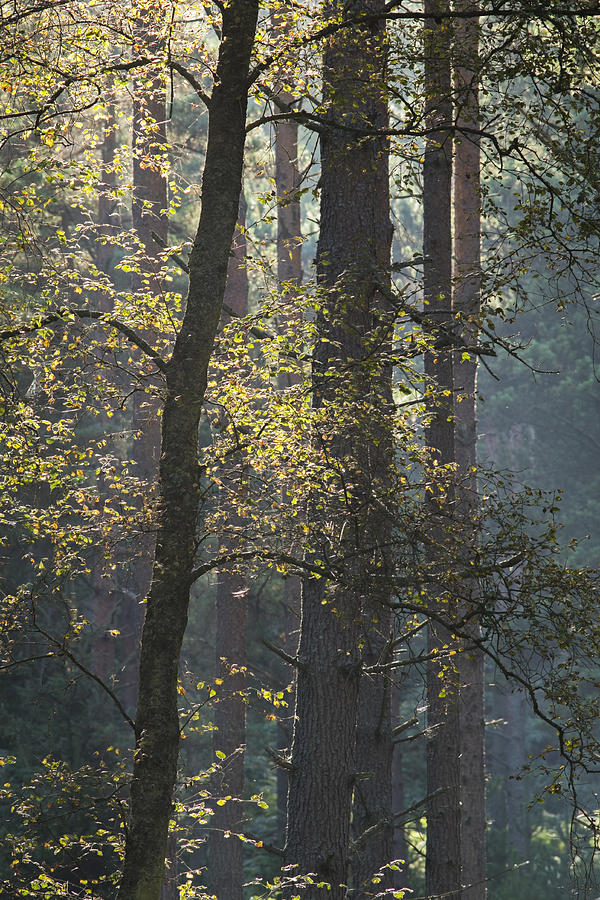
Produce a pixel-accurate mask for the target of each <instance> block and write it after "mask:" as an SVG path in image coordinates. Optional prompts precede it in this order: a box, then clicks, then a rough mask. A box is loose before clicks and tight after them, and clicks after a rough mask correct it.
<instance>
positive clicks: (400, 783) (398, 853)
mask: <svg viewBox="0 0 600 900" xmlns="http://www.w3.org/2000/svg"><path fill="white" fill-rule="evenodd" d="M394 693H395V694H396V696H395V697H394V695H393V694H392V706H397V705H398V703H397V701H398V693H399V692H398V689H397V687H396V689H395V691H394ZM394 701H395V702H394ZM397 724H398V725H399V724H401V723H400V721H399V720H398V721H397ZM392 749H393V754H392V813H393V820H392V821H393V827H394V859H396V860H403V862H401V863H400V862H399V863H398V869H397V870H395V872H394V887H395V888H396V890H399V889H400V888H405V887H407V886H408V843H407V841H406V825H405V822H404V820H403V818H402V816H401V815H400V814H401V813H402V812H403V811H404V809H405V808H406V802H405V791H404V758H403V754H402V749H401V745H400V744H399V743H395V744H394V745H393V748H392Z"/></svg>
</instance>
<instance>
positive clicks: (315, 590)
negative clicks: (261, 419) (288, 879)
mask: <svg viewBox="0 0 600 900" xmlns="http://www.w3.org/2000/svg"><path fill="white" fill-rule="evenodd" d="M365 8H366V5H362V4H361V5H360V6H359V5H356V6H355V7H353V11H357V12H358V11H359V9H365ZM368 8H369V9H372V8H373V7H372V6H371V5H369V6H368ZM345 9H346V11H347V7H345ZM340 11H341V6H340V7H338V6H334V5H333V4H332V5H331V6H330V7H329V13H330V14H332V15H336V14H338V13H339V12H340ZM383 54H384V51H383V44H382V33H381V31H380V30H379V28H378V27H375V28H373V29H371V28H368V29H357V30H355V31H349V30H348V31H341V32H339V33H338V35H337V36H336V37H335V38H333V39H332V40H331V41H330V42H329V44H328V47H327V49H326V51H325V57H324V94H325V99H326V102H327V104H328V107H329V121H330V123H331V125H330V127H328V128H327V130H326V131H325V132H324V134H323V135H322V138H321V161H322V178H321V190H322V199H321V230H320V237H319V247H318V277H319V281H320V284H321V286H322V289H323V294H322V304H323V309H322V312H321V313H320V315H319V318H318V329H319V337H320V340H319V342H318V344H317V347H316V350H315V354H314V366H313V379H314V407H315V410H316V411H317V412H318V415H319V416H320V415H323V417H324V420H323V425H322V428H323V430H324V431H325V432H326V435H325V437H326V446H327V453H328V457H329V460H330V465H331V471H332V472H335V473H336V475H335V482H334V483H331V485H330V490H328V492H327V498H326V501H325V502H326V505H327V518H328V525H327V527H329V525H330V523H331V522H334V523H335V526H334V529H333V531H335V532H337V535H338V537H337V542H336V546H335V547H331V546H329V545H328V543H327V542H328V538H327V527H321V520H320V519H319V515H320V514H319V512H318V505H319V503H318V500H317V501H316V502H315V505H314V508H313V510H312V512H311V515H312V521H311V522H310V524H311V526H312V529H313V553H314V555H315V556H316V557H319V556H320V557H321V558H323V556H322V554H328V553H331V552H339V550H340V544H339V542H341V544H342V547H343V551H342V552H347V553H348V555H349V562H348V564H347V566H346V571H345V573H344V574H345V580H344V584H343V585H340V584H337V585H333V584H330V585H326V584H325V583H324V579H320V580H315V579H306V580H305V581H304V583H303V586H302V625H301V637H300V646H299V653H298V656H299V663H300V668H299V670H298V687H297V701H296V720H295V731H294V740H293V748H292V770H291V772H290V777H289V785H290V786H289V798H288V829H287V844H286V852H285V857H286V863H288V864H295V865H297V867H298V869H297V871H298V872H299V874H305V873H310V872H312V873H315V874H316V876H317V879H318V880H322V881H325V882H328V883H330V884H331V890H330V891H327V897H328V900H341V898H343V897H345V896H346V893H347V883H348V866H349V841H350V814H351V804H352V793H353V788H354V787H355V785H356V774H357V768H356V756H355V741H356V731H355V729H356V721H357V712H358V700H359V683H360V676H361V662H362V660H361V650H360V648H359V643H360V639H361V637H362V636H364V635H365V631H367V632H370V629H371V619H372V618H373V617H374V613H373V609H374V604H373V596H372V595H373V593H375V594H376V593H377V589H376V588H375V587H374V585H373V577H371V578H369V577H368V575H367V569H368V567H369V565H370V566H372V572H376V573H377V574H378V576H379V579H380V581H381V582H383V580H384V578H383V577H382V571H381V568H378V566H380V565H381V564H382V561H381V560H380V559H378V560H376V561H375V560H374V559H373V557H372V556H369V555H368V551H367V550H366V545H373V544H375V543H376V539H377V531H376V528H377V526H376V524H375V523H374V517H373V511H372V505H371V503H372V497H373V494H374V493H375V492H377V491H381V490H382V489H383V488H382V484H381V483H379V482H384V481H385V463H383V462H382V459H383V460H384V461H387V459H388V457H387V456H386V453H387V444H386V442H385V441H384V440H381V441H380V446H379V447H376V445H375V443H374V440H371V435H373V438H375V437H379V438H381V437H382V435H381V432H379V433H378V432H377V429H378V427H379V425H378V422H379V421H380V420H385V418H386V415H387V416H389V413H390V371H389V367H388V366H387V365H386V364H385V363H383V362H381V363H378V362H377V361H376V360H375V359H374V353H373V345H374V343H375V341H376V340H377V337H376V335H377V336H378V338H379V341H380V342H381V327H382V326H381V315H380V306H381V303H380V298H379V296H378V292H377V287H376V281H377V279H378V278H379V277H384V278H385V277H386V273H387V272H388V271H389V253H390V241H391V226H390V223H389V213H388V182H387V167H386V152H387V147H386V141H385V140H379V139H373V138H365V137H364V136H359V134H358V133H357V132H354V133H353V131H352V129H353V128H354V129H365V128H366V129H370V128H373V127H378V126H381V125H383V124H384V122H385V105H384V104H382V102H381V93H380V88H379V85H378V82H377V80H376V78H375V77H374V73H377V72H381V70H382V63H383V59H384V55H383ZM340 126H341V127H340ZM378 346H379V347H381V343H379V344H378ZM369 361H370V362H371V365H369ZM329 413H333V415H332V417H331V418H328V414H329ZM321 439H322V435H321V434H320V433H315V435H314V440H315V442H316V443H317V444H318V443H319V442H320V441H321ZM382 470H383V475H382ZM345 487H347V488H348V489H347V490H345ZM321 499H323V498H321ZM322 524H323V526H325V522H323V523H322ZM331 533H332V532H331V531H329V534H331ZM319 535H320V538H321V539H320V540H319ZM376 580H377V578H375V581H376ZM377 599H382V598H381V596H380V595H379V596H377ZM378 613H379V615H380V617H381V618H383V616H381V609H378ZM379 628H380V630H383V631H385V628H383V629H382V626H381V622H380V623H379ZM375 652H377V651H375ZM379 706H380V708H381V704H379ZM378 721H379V720H378ZM387 788H388V793H389V781H388V784H387ZM380 840H381V835H380ZM380 849H382V852H383V853H386V854H387V851H386V850H383V848H380ZM378 865H379V863H378ZM324 893H325V892H324V891H323V890H320V889H318V888H315V887H313V888H309V889H307V890H306V891H305V893H304V894H303V896H304V897H306V898H307V900H308V898H313V897H315V898H316V897H321V896H324Z"/></svg>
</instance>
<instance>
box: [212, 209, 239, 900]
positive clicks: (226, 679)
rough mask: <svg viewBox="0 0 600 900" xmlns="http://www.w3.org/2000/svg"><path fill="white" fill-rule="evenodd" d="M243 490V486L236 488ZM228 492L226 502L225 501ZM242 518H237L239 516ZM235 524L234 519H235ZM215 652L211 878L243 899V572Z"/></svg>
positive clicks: (232, 275) (223, 586) (232, 276)
mask: <svg viewBox="0 0 600 900" xmlns="http://www.w3.org/2000/svg"><path fill="white" fill-rule="evenodd" d="M238 224H239V225H240V226H241V229H238V230H236V235H235V238H234V241H233V246H232V252H231V257H230V260H229V270H228V275H227V288H226V291H225V300H226V302H227V304H228V306H229V307H230V309H232V311H233V312H234V313H235V314H236V315H238V316H245V315H246V314H247V312H248V273H247V269H246V264H245V257H246V238H245V233H244V231H243V229H244V228H245V225H246V202H245V199H244V197H243V195H242V197H241V198H240V208H239V214H238ZM235 462H237V463H238V468H237V472H236V470H235V469H234V470H233V471H232V473H231V475H232V482H230V480H229V478H227V477H225V479H224V481H225V486H226V488H227V489H230V490H232V491H235V489H236V483H235V481H234V480H233V479H235V477H236V474H237V475H238V476H239V466H240V465H241V461H240V460H235ZM238 489H239V490H243V489H244V488H243V486H242V485H240V486H239V487H238ZM227 499H228V498H227V494H226V495H225V497H224V502H227ZM238 523H239V520H238ZM231 524H232V525H235V524H236V523H235V521H232V522H231ZM233 549H234V547H233V546H232V544H231V541H230V540H228V539H227V538H221V540H220V542H219V552H222V553H227V552H229V551H231V550H233ZM216 619H217V628H216V640H215V656H216V671H217V675H218V676H219V677H220V678H221V679H222V681H223V685H222V687H220V688H219V691H220V692H222V697H221V700H220V702H219V703H218V704H217V705H216V707H215V725H216V727H217V731H216V732H215V734H214V738H213V747H214V750H215V751H217V750H219V751H221V752H222V753H224V754H225V759H223V760H222V763H221V772H220V774H219V776H218V777H217V778H216V779H215V781H214V782H213V790H214V791H215V793H216V795H217V797H222V798H225V797H232V798H234V799H232V800H228V801H227V802H226V804H225V805H224V806H218V805H215V806H214V811H213V816H212V819H211V828H212V829H213V830H211V832H210V839H209V848H208V851H209V877H210V882H211V885H212V889H213V890H214V892H215V894H216V896H217V897H218V898H219V900H220V898H223V900H225V898H227V900H242V898H243V881H244V879H243V871H242V868H243V852H242V851H243V843H242V841H241V840H239V838H236V837H228V836H227V835H229V834H233V835H235V834H239V833H240V832H241V831H242V830H243V826H242V821H243V807H242V803H241V802H239V801H240V800H241V798H242V797H243V793H244V756H245V749H246V702H245V698H244V692H245V689H246V674H245V671H244V669H245V666H246V663H247V634H248V625H247V620H248V584H247V579H246V577H245V576H244V575H240V574H237V573H235V572H229V571H223V572H220V573H219V578H218V582H217V602H216Z"/></svg>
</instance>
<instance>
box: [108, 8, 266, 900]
mask: <svg viewBox="0 0 600 900" xmlns="http://www.w3.org/2000/svg"><path fill="white" fill-rule="evenodd" d="M257 14H258V3H257V0H231V2H230V3H228V4H227V5H226V6H225V7H224V8H223V17H222V38H221V44H220V50H219V59H218V64H217V71H216V78H215V84H214V88H213V93H212V97H211V101H210V107H209V126H208V143H207V149H206V160H205V166H204V173H203V178H202V210H201V214H200V222H199V225H198V231H197V234H196V238H195V240H194V244H193V247H192V252H191V254H190V260H189V290H188V296H187V307H186V311H185V315H184V318H183V321H182V324H181V328H180V330H179V333H178V335H177V339H176V341H175V347H174V349H173V354H172V356H171V359H170V361H169V363H168V367H167V373H166V398H165V406H164V411H163V422H162V442H161V457H160V477H159V503H160V506H159V521H158V537H157V542H156V551H155V560H154V569H153V577H152V584H151V587H150V594H149V597H148V601H147V606H146V617H145V621H144V627H143V631H142V643H141V655H140V673H139V696H138V707H137V716H136V751H135V756H134V768H133V777H132V784H131V807H130V818H129V824H128V832H127V839H126V845H125V861H124V869H123V876H122V880H121V885H120V889H119V894H118V897H119V900H159V897H160V889H161V883H162V878H163V873H164V860H165V853H166V849H167V833H168V828H169V820H170V817H171V812H172V798H173V790H174V786H175V780H176V776H177V760H178V754H179V714H178V705H177V677H178V667H179V657H180V652H181V643H182V640H183V635H184V632H185V627H186V624H187V615H188V604H189V592H190V585H191V573H192V571H193V567H194V562H195V552H196V547H195V531H196V519H197V515H198V501H199V466H198V424H199V419H200V412H201V409H202V405H203V401H204V394H205V391H206V382H207V370H208V364H209V360H210V356H211V353H212V348H213V342H214V338H215V334H216V330H217V326H218V323H219V318H220V315H221V308H222V302H223V295H224V291H225V283H226V278H227V266H228V261H229V251H230V247H231V241H232V238H233V232H234V228H235V223H236V219H237V214H238V204H239V197H240V192H241V179H242V164H243V156H244V143H245V126H246V107H247V100H248V72H249V64H250V53H251V50H252V46H253V43H254V34H255V29H256V20H257Z"/></svg>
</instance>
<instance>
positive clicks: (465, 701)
mask: <svg viewBox="0 0 600 900" xmlns="http://www.w3.org/2000/svg"><path fill="white" fill-rule="evenodd" d="M463 5H465V6H466V7H467V8H468V3H467V4H464V3H463ZM455 46H456V55H455V87H456V103H457V117H456V118H457V127H458V139H457V141H456V142H455V156H454V231H455V294H454V314H455V319H456V323H457V330H458V331H459V333H460V335H461V336H462V338H463V339H464V341H465V343H466V345H467V346H474V345H476V344H477V341H478V337H479V317H480V311H481V250H480V244H481V212H480V208H481V195H480V177H479V172H480V146H479V138H478V137H477V135H476V134H474V133H473V132H472V131H462V132H461V130H460V129H461V128H463V129H465V128H466V129H477V128H478V122H479V94H478V83H477V79H478V74H477V60H478V53H479V21H478V19H476V18H472V19H463V20H460V19H459V20H458V24H457V31H456V42H455ZM454 363H455V366H454V381H455V385H456V397H455V405H454V414H455V422H456V462H457V464H458V476H459V478H460V486H459V492H458V512H459V516H460V517H461V518H462V519H463V520H464V523H465V529H466V530H465V534H466V535H469V534H473V540H474V541H476V540H477V538H476V533H475V532H474V531H473V528H472V527H471V526H470V521H471V520H472V519H473V516H474V515H476V514H477V510H478V505H479V503H478V495H477V474H476V465H477V396H476V391H477V357H476V356H475V355H473V354H471V355H470V356H469V357H468V358H467V357H463V354H462V352H461V351H458V352H457V353H456V354H455V359H454ZM470 543H471V541H470V540H469V544H470ZM475 589H476V584H474V583H472V584H465V585H464V586H463V589H462V594H463V596H464V597H465V598H466V599H465V602H464V604H463V606H464V608H463V612H464V613H465V614H467V615H471V616H472V615H473V613H474V612H475V609H474V604H475V603H476V597H475V596H474V592H475ZM471 622H472V624H471V625H470V630H471V632H472V634H473V637H474V638H478V637H479V636H480V631H481V630H480V628H479V625H478V623H477V619H476V618H475V619H472V620H471ZM467 643H468V642H467ZM458 668H459V676H460V739H461V755H460V766H461V880H462V884H463V885H464V887H463V894H462V897H463V900H485V897H486V894H487V886H486V881H485V878H486V850H485V842H486V834H485V832H486V812H485V700H484V654H483V651H482V650H481V649H479V647H477V646H471V647H469V646H466V647H465V649H463V650H462V652H461V653H460V655H459V657H458Z"/></svg>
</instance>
